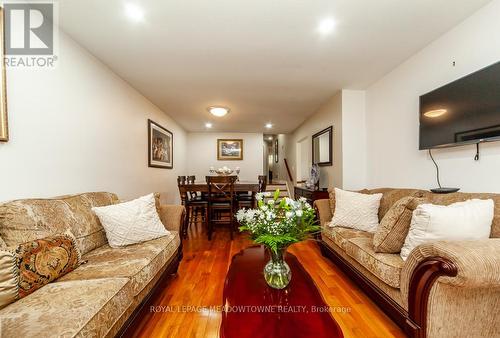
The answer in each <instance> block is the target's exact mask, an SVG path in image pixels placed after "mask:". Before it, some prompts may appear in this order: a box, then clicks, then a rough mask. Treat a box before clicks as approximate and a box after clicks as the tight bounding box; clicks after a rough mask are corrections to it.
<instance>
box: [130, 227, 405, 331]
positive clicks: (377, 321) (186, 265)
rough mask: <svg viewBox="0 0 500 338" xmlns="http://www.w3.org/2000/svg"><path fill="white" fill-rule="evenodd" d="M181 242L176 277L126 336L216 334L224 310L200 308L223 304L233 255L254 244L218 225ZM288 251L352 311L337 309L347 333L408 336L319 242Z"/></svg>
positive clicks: (328, 297)
mask: <svg viewBox="0 0 500 338" xmlns="http://www.w3.org/2000/svg"><path fill="white" fill-rule="evenodd" d="M183 245H184V258H183V260H182V262H181V264H180V267H179V271H178V275H177V276H176V277H174V278H173V279H172V280H171V281H170V283H169V284H168V286H167V287H166V288H165V289H164V291H163V292H162V293H161V296H160V297H157V298H156V300H155V302H154V304H155V306H156V307H155V309H154V310H153V311H151V309H148V311H144V313H145V315H144V316H143V319H142V320H141V322H140V324H139V325H138V326H136V327H135V328H134V330H133V331H130V330H129V331H128V332H127V336H129V335H131V336H133V337H218V334H219V326H220V321H221V314H220V313H219V312H216V311H199V308H200V307H207V308H209V307H211V306H212V307H213V306H220V305H221V303H222V290H223V287H224V280H225V276H226V271H227V269H228V267H229V263H230V261H231V257H232V256H233V255H234V254H235V253H237V252H239V251H240V250H241V249H243V248H245V247H247V246H250V245H252V242H251V241H250V240H249V239H247V238H246V236H245V235H241V234H239V235H236V236H235V239H234V240H233V241H230V239H229V231H228V230H226V229H216V232H215V234H214V237H213V239H212V241H211V242H209V241H208V240H207V236H206V234H205V233H204V232H203V231H202V230H201V225H198V227H194V228H193V227H192V228H190V230H189V238H188V239H187V240H185V241H184V242H183ZM289 250H290V251H291V252H292V253H293V254H295V256H297V258H298V259H299V261H300V262H301V263H302V265H303V266H304V268H305V269H306V270H307V271H308V272H309V274H310V275H311V277H312V278H313V280H314V281H315V283H316V285H317V286H318V288H319V290H320V292H321V294H322V296H323V297H324V299H325V301H326V303H327V304H328V305H330V306H339V307H344V308H346V309H347V310H348V312H344V313H333V317H334V318H335V320H336V321H337V322H338V323H339V325H340V327H341V328H342V331H343V333H344V337H346V338H349V337H384V338H385V337H404V336H405V335H404V334H403V332H402V331H401V330H400V329H399V328H398V327H397V326H396V324H394V323H393V322H392V321H391V320H390V319H389V318H388V317H387V316H385V314H384V313H383V312H382V311H381V310H379V309H378V308H377V307H376V305H375V304H374V303H373V302H372V301H371V300H370V299H369V298H368V297H366V296H365V295H364V294H363V293H362V291H361V290H360V289H359V288H358V287H356V286H355V285H354V284H353V283H352V282H351V281H350V280H349V279H348V278H347V277H346V276H345V275H344V274H343V273H342V272H341V271H340V270H339V269H338V268H336V267H335V266H334V265H333V264H332V263H331V262H330V261H329V260H327V259H325V258H324V257H323V256H322V255H321V253H320V251H319V249H318V245H317V244H316V243H315V242H313V241H309V242H304V243H298V244H295V245H293V246H291V247H290V249H289ZM274 338H279V337H274Z"/></svg>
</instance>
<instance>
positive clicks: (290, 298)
mask: <svg viewBox="0 0 500 338" xmlns="http://www.w3.org/2000/svg"><path fill="white" fill-rule="evenodd" d="M285 260H286V262H287V263H288V265H289V266H290V269H291V270H292V281H291V282H290V284H289V285H288V286H287V287H286V288H285V289H283V290H275V289H272V288H271V287H269V286H268V285H267V284H266V281H265V280H264V275H263V272H262V270H263V269H264V265H265V264H266V263H267V262H268V261H269V256H268V254H267V252H266V250H265V249H264V247H251V248H248V249H245V250H243V251H241V252H239V253H238V254H236V255H234V257H233V260H232V263H231V266H230V267H229V271H228V273H227V276H226V282H225V285H224V299H223V305H225V306H226V310H225V311H224V312H222V324H221V327H220V337H223V338H233V337H235V338H246V337H252V338H255V337H259V338H267V337H269V338H281V337H283V338H295V337H297V338H298V337H315V338H320V337H329V338H336V337H339V338H341V337H343V334H342V330H341V329H340V327H339V325H338V324H337V322H336V321H335V320H334V319H333V317H332V316H331V314H330V311H329V309H330V308H329V307H328V305H327V304H326V303H325V301H324V300H323V297H321V294H320V293H319V291H318V289H317V287H316V285H315V284H314V281H313V280H312V278H311V276H309V274H308V273H307V271H305V270H304V268H303V267H302V265H301V264H300V263H299V261H298V260H297V258H296V257H295V256H294V255H292V254H290V253H287V255H286V256H285Z"/></svg>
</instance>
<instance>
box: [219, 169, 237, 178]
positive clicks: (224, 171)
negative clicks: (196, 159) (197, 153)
mask: <svg viewBox="0 0 500 338" xmlns="http://www.w3.org/2000/svg"><path fill="white" fill-rule="evenodd" d="M215 173H216V174H217V175H219V176H229V175H231V174H232V173H233V170H232V169H217V170H215Z"/></svg>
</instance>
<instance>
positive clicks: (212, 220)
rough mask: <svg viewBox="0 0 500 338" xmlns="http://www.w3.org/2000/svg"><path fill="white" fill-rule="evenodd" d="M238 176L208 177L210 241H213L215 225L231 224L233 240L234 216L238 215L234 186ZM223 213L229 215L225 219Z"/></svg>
mask: <svg viewBox="0 0 500 338" xmlns="http://www.w3.org/2000/svg"><path fill="white" fill-rule="evenodd" d="M237 179H238V177H237V176H207V177H206V181H207V185H208V239H209V240H211V238H212V232H213V229H214V225H215V224H220V223H226V224H229V230H230V234H231V240H232V239H233V231H234V214H235V213H236V205H237V202H236V195H235V193H234V184H235V182H236V180H237ZM223 213H226V214H228V215H227V219H224V218H223V217H222V216H223Z"/></svg>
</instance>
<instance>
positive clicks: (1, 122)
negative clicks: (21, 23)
mask: <svg viewBox="0 0 500 338" xmlns="http://www.w3.org/2000/svg"><path fill="white" fill-rule="evenodd" d="M4 53H5V50H4V20H3V8H2V7H0V142H7V141H8V140H9V128H8V124H7V90H6V82H5V58H4Z"/></svg>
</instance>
